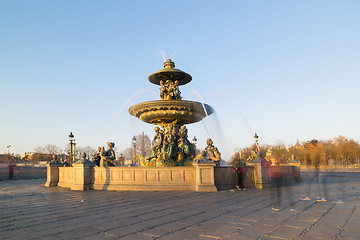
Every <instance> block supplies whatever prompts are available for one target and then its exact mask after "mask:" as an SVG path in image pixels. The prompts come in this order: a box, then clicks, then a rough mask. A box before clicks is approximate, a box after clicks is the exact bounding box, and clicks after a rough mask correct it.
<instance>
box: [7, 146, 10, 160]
mask: <svg viewBox="0 0 360 240" xmlns="http://www.w3.org/2000/svg"><path fill="white" fill-rule="evenodd" d="M6 147H7V149H8V161H10V148H11V145H7V146H6Z"/></svg>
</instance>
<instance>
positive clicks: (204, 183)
mask: <svg viewBox="0 0 360 240" xmlns="http://www.w3.org/2000/svg"><path fill="white" fill-rule="evenodd" d="M193 166H194V167H196V170H195V171H196V177H195V178H196V185H195V190H196V191H198V192H216V191H217V188H216V187H215V180H214V179H215V178H214V175H215V172H214V167H215V163H193Z"/></svg>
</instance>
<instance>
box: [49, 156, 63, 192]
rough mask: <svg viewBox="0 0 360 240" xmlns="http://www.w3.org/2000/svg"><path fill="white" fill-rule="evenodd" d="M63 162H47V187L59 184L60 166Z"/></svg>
mask: <svg viewBox="0 0 360 240" xmlns="http://www.w3.org/2000/svg"><path fill="white" fill-rule="evenodd" d="M61 166H62V164H61V163H59V162H57V161H52V162H48V163H46V171H47V177H46V179H47V180H46V183H45V187H52V186H57V185H58V182H59V167H61Z"/></svg>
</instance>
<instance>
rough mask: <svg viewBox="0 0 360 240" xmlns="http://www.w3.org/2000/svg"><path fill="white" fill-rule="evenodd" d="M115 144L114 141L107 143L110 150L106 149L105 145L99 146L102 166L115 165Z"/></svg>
mask: <svg viewBox="0 0 360 240" xmlns="http://www.w3.org/2000/svg"><path fill="white" fill-rule="evenodd" d="M114 146H115V144H114V143H112V142H108V143H107V147H108V150H106V151H105V149H104V147H99V149H100V151H99V154H100V158H101V159H100V167H113V166H115V164H114V160H115V158H116V157H115V151H114Z"/></svg>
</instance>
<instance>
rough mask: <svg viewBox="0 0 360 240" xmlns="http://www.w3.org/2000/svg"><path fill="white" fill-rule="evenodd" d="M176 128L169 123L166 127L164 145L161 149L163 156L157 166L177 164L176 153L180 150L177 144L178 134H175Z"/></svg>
mask: <svg viewBox="0 0 360 240" xmlns="http://www.w3.org/2000/svg"><path fill="white" fill-rule="evenodd" d="M174 130H176V129H175V128H173V126H171V125H168V126H167V128H166V129H165V135H164V141H163V146H162V149H161V153H162V157H161V159H160V161H158V162H157V163H156V166H158V167H162V166H176V162H175V161H176V153H177V150H178V147H177V144H176V138H177V137H176V135H175V134H174Z"/></svg>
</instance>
